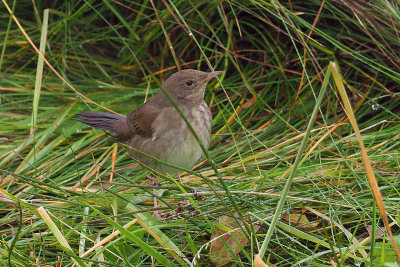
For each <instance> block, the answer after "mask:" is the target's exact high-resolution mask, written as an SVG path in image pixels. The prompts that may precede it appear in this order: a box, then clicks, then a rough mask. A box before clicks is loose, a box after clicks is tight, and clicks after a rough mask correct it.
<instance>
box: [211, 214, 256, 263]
mask: <svg viewBox="0 0 400 267" xmlns="http://www.w3.org/2000/svg"><path fill="white" fill-rule="evenodd" d="M253 227H254V231H255V232H257V230H258V229H259V228H260V226H259V225H258V224H253ZM214 239H215V240H214ZM211 240H213V241H212V242H211V248H210V260H211V262H212V263H213V264H214V265H215V266H221V265H224V264H227V263H229V262H230V261H231V260H232V259H233V255H232V253H235V254H238V253H239V252H240V250H241V248H243V247H244V246H245V245H246V244H247V242H249V239H248V238H247V237H246V235H245V234H244V232H243V230H242V229H241V228H240V227H239V226H238V224H237V223H236V221H235V219H234V218H232V217H228V216H225V215H223V216H221V217H220V218H219V225H218V226H217V227H216V228H215V231H214V232H213V233H212V235H211ZM260 266H261V265H260Z"/></svg>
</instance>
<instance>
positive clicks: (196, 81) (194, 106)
mask: <svg viewBox="0 0 400 267" xmlns="http://www.w3.org/2000/svg"><path fill="white" fill-rule="evenodd" d="M221 73H222V72H220V71H214V72H209V73H206V72H202V71H197V70H190V69H188V70H181V71H178V72H176V73H174V74H172V75H171V76H170V77H169V78H168V79H167V80H166V81H165V82H164V83H163V88H164V89H165V90H166V92H167V93H168V95H169V96H170V97H171V98H172V99H173V101H174V102H175V103H176V104H177V105H178V107H179V109H180V110H181V111H182V113H183V115H184V116H185V117H186V119H187V120H188V121H189V123H190V125H191V126H192V127H193V129H194V130H195V132H196V134H197V135H198V136H199V138H200V140H201V142H202V143H203V145H204V146H205V147H206V148H207V147H208V145H209V143H210V136H211V120H212V116H211V112H210V110H209V108H208V106H207V105H206V103H205V102H204V93H205V89H206V84H207V82H208V81H209V80H210V79H212V78H213V77H215V76H217V75H219V74H221ZM77 115H79V116H81V117H80V118H75V119H76V120H78V121H80V122H83V123H85V124H87V125H89V126H92V127H94V128H98V129H102V130H106V131H110V132H112V134H113V136H114V138H115V140H116V141H119V142H122V143H125V144H127V145H128V146H130V147H133V148H135V149H137V150H140V151H143V152H145V153H147V154H150V155H152V156H153V157H155V158H158V159H161V160H163V161H166V162H168V163H171V164H173V165H176V166H179V167H181V168H186V169H191V168H192V167H193V166H194V164H196V163H197V161H198V160H199V159H200V157H201V156H202V154H203V152H202V150H201V148H200V146H199V144H198V143H197V141H196V139H195V137H194V136H193V134H192V133H191V131H190V130H189V128H188V127H187V125H186V123H185V121H184V120H183V119H182V117H181V116H180V115H179V113H178V112H177V111H176V109H175V107H174V106H173V105H172V103H171V102H170V101H169V99H168V98H167V96H166V95H165V94H164V93H163V92H162V91H161V92H160V93H158V94H157V95H156V96H154V97H153V98H151V99H150V100H149V101H148V102H147V103H145V104H144V105H143V106H141V107H140V108H138V109H136V110H134V111H132V112H131V113H129V114H128V115H127V116H121V115H116V114H111V113H106V112H97V111H86V112H81V113H78V114H77ZM129 153H130V155H131V156H132V157H133V158H135V159H136V160H139V161H140V162H141V163H143V164H145V165H147V166H149V167H151V168H153V169H155V170H156V171H159V172H163V173H175V172H177V169H175V168H172V167H169V166H166V165H164V164H160V163H159V162H157V161H156V160H153V159H151V158H149V157H147V156H145V155H143V154H141V153H139V152H135V151H133V150H132V149H130V150H129Z"/></svg>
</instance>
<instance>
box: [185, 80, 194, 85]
mask: <svg viewBox="0 0 400 267" xmlns="http://www.w3.org/2000/svg"><path fill="white" fill-rule="evenodd" d="M185 84H186V86H192V85H193V84H194V82H193V81H192V80H187V81H186V82H185Z"/></svg>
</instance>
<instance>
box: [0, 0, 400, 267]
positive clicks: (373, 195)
mask: <svg viewBox="0 0 400 267" xmlns="http://www.w3.org/2000/svg"><path fill="white" fill-rule="evenodd" d="M6 3H7V6H9V8H10V10H11V9H13V10H15V19H10V18H11V16H10V12H9V11H8V10H7V9H6V5H5V4H6ZM13 6H14V8H13ZM46 9H47V10H48V11H45V10H46ZM0 11H1V12H0V16H1V19H0V23H1V25H0V29H3V30H2V31H1V32H0V44H1V47H2V49H1V57H0V77H1V79H0V94H1V95H0V125H1V127H0V234H1V235H0V265H1V266H3V265H11V266H33V265H39V266H53V265H57V264H58V265H59V266H60V265H63V266H149V265H156V266H174V265H178V266H179V265H182V266H188V265H190V264H193V263H196V264H197V266H208V265H209V266H211V265H216V264H218V263H220V264H222V263H226V262H224V261H223V260H227V264H228V265H231V264H233V263H235V264H237V265H240V266H250V265H252V264H255V265H257V264H258V263H257V259H258V258H257V256H255V254H259V255H258V256H259V257H260V258H261V259H262V261H264V262H265V263H267V264H268V265H270V266H297V265H298V266H306V265H312V266H323V265H332V266H354V265H363V266H389V265H390V264H392V265H391V266H396V265H395V264H397V265H398V264H399V262H400V259H399V258H398V256H396V251H395V248H394V244H393V240H397V244H399V245H400V227H399V225H400V210H399V207H400V205H399V201H400V179H399V177H400V169H399V159H400V149H399V144H400V138H399V136H400V135H399V133H400V126H399V125H400V124H399V121H400V118H399V115H398V114H399V111H400V101H399V92H400V90H399V82H400V74H399V73H400V60H399V59H400V52H399V47H400V33H399V32H398V29H400V27H399V26H400V11H399V8H398V5H397V4H396V3H394V2H390V1H383V0H378V1H373V2H364V1H350V2H349V1H322V2H321V1H307V2H301V3H300V2H293V1H289V2H283V1H282V2H277V1H269V2H265V1H210V2H202V1H165V0H163V1H153V0H145V1H141V2H139V1H138V2H136V1H125V2H120V1H108V0H104V1H102V2H100V1H93V0H88V1H51V2H48V1H33V2H31V1H22V2H21V1H18V2H17V1H5V0H4V1H2V2H1V3H0ZM45 12H48V13H49V14H48V19H46V16H45V15H44V14H45ZM16 21H18V22H19V23H20V26H18V25H17V22H16ZM46 26H47V30H46ZM42 29H45V30H43V31H42ZM22 31H24V32H25V33H26V35H24V34H23V32H22ZM28 38H29V39H28ZM34 47H36V49H35V48H34ZM39 49H40V51H44V55H45V57H44V58H43V57H41V56H39V53H38V51H39ZM42 64H43V65H42ZM41 65H42V66H43V67H41ZM332 66H335V67H336V68H335V69H332ZM184 68H194V69H200V70H204V71H209V70H210V69H214V70H222V71H224V74H223V75H221V77H220V79H219V80H214V81H213V82H211V83H210V85H209V86H208V91H207V93H206V102H207V103H210V107H211V110H212V113H213V130H212V132H213V136H212V142H211V146H210V148H209V158H208V159H207V158H203V160H202V161H201V162H200V163H199V164H198V165H197V166H196V167H195V168H194V169H193V170H192V171H188V172H186V173H183V174H182V180H183V181H184V182H183V184H182V185H181V184H179V183H178V182H177V179H176V177H159V178H157V182H159V183H160V184H161V186H159V185H155V184H154V181H153V180H152V179H149V178H147V175H148V174H149V172H148V171H147V170H144V169H142V168H141V167H140V166H138V165H137V164H136V163H135V162H134V161H133V160H132V159H131V158H130V157H129V156H128V155H127V153H126V151H125V149H124V148H123V146H120V145H116V144H112V143H111V142H110V138H109V137H108V135H106V134H105V133H104V132H102V131H98V130H93V129H91V128H89V127H87V126H85V125H82V124H80V123H78V122H76V121H74V120H72V118H73V117H74V114H75V113H78V112H81V111H85V110H112V111H114V112H118V113H121V114H126V113H128V112H130V111H131V110H133V109H135V108H136V107H138V106H139V105H141V104H142V103H144V102H145V101H146V100H147V99H148V98H149V97H151V96H153V95H154V94H156V93H157V92H158V91H159V90H160V86H161V81H162V80H164V79H166V78H167V77H168V76H169V75H170V74H172V73H173V72H176V71H177V70H178V69H184ZM332 70H335V71H337V72H335V71H334V72H333V73H332V77H330V78H329V77H328V78H326V82H327V84H326V91H325V93H324V94H323V99H322V101H321V103H320V104H319V106H318V105H317V104H316V103H317V96H318V95H319V94H320V92H321V90H322V88H325V86H323V81H324V79H325V77H326V76H327V73H328V72H329V71H332ZM41 73H42V75H40V74H41ZM41 77H42V78H41ZM342 85H343V87H342ZM343 89H344V90H343ZM347 98H348V99H347ZM314 109H315V111H316V115H315V116H314V117H313V116H312V114H313V110H314ZM352 112H354V116H353V115H352ZM314 119H315V122H314V123H311V122H312V121H313V120H314ZM308 125H309V126H308ZM307 126H308V128H307ZM357 129H359V131H358V130H357ZM307 130H309V132H307ZM302 143H303V144H304V147H303V148H304V153H301V152H302V149H301V144H302ZM296 157H297V159H296ZM295 159H296V163H295ZM224 185H225V186H224ZM285 185H286V188H285ZM154 189H156V190H154ZM379 191H380V193H379ZM380 195H381V196H382V197H381V200H380V198H379V196H380ZM153 197H157V199H158V200H159V202H160V205H161V210H160V211H161V212H163V214H164V216H165V217H164V218H163V220H159V219H158V218H155V217H153V216H152V213H153V212H154V208H153ZM277 206H278V209H277ZM383 214H386V215H387V221H386V218H385V216H383ZM222 215H226V216H222ZM232 216H233V218H232ZM382 216H383V217H382ZM226 217H228V218H229V217H230V219H226ZM388 224H390V227H391V232H392V233H393V238H392V237H391V235H390V234H389V232H388ZM237 228H238V229H239V230H238V229H237ZM219 235H224V236H225V237H226V236H230V237H231V239H226V240H225V239H224V240H225V241H222V239H215V237H216V236H217V237H218V236H219ZM218 242H220V243H221V242H222V243H221V244H222V245H221V249H220V251H222V254H218V253H215V251H216V250H218V249H216V247H217V245H218ZM225 250H226V251H225ZM257 266H260V265H257Z"/></svg>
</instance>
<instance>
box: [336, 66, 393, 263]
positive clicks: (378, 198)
mask: <svg viewBox="0 0 400 267" xmlns="http://www.w3.org/2000/svg"><path fill="white" fill-rule="evenodd" d="M330 66H331V68H332V70H333V71H332V76H333V79H334V80H335V84H336V87H337V88H338V91H339V94H340V96H341V98H342V101H343V104H344V108H345V110H346V114H347V116H348V117H349V120H350V123H351V126H352V127H353V129H354V132H355V134H356V136H357V139H358V142H359V144H360V148H361V156H362V160H363V163H364V166H365V171H366V173H367V178H368V182H369V185H370V186H371V189H372V194H373V196H374V199H375V201H376V205H377V206H378V209H379V212H380V213H381V216H382V220H383V223H384V224H385V228H386V231H387V232H388V235H389V237H390V240H391V241H392V245H393V247H394V249H395V251H396V254H397V257H398V258H399V260H400V250H399V248H398V246H397V244H396V241H395V239H394V236H393V233H392V230H391V228H390V223H389V220H388V217H387V214H386V210H385V205H384V204H383V200H382V195H381V192H380V190H379V186H378V183H377V182H376V178H375V174H374V171H373V170H372V166H371V162H370V161H369V158H368V154H367V150H366V149H365V146H364V141H363V139H362V137H361V133H360V130H359V129H358V124H357V121H356V117H355V116H354V112H353V109H352V107H351V104H350V100H349V98H348V97H347V94H346V91H345V89H344V85H343V81H342V77H341V75H340V73H339V71H338V70H337V68H336V64H335V63H333V62H332V63H331V64H330Z"/></svg>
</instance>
